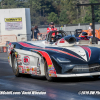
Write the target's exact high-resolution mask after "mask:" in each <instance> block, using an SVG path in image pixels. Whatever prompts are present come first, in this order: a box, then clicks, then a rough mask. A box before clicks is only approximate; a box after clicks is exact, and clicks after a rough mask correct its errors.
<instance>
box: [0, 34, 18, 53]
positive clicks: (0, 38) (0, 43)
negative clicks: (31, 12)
mask: <svg viewBox="0 0 100 100" xmlns="http://www.w3.org/2000/svg"><path fill="white" fill-rule="evenodd" d="M7 41H9V42H17V38H16V35H0V52H7V47H6V42H7Z"/></svg>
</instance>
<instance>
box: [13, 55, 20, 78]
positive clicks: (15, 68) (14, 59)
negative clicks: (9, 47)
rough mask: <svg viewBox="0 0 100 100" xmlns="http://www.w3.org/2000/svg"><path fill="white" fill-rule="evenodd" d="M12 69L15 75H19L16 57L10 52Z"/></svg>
mask: <svg viewBox="0 0 100 100" xmlns="http://www.w3.org/2000/svg"><path fill="white" fill-rule="evenodd" d="M12 69H13V72H14V74H15V76H16V77H19V76H21V74H20V73H19V67H18V63H17V59H16V57H15V55H14V54H12Z"/></svg>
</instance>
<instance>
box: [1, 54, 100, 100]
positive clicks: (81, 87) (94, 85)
mask: <svg viewBox="0 0 100 100" xmlns="http://www.w3.org/2000/svg"><path fill="white" fill-rule="evenodd" d="M10 91H11V92H13V93H14V92H15V93H17V92H19V93H20V94H17V95H14V94H13V95H11V94H2V93H1V92H6V93H7V92H10ZM22 91H24V92H29V91H30V92H31V94H22V93H23V92H22ZM32 91H37V92H39V91H43V92H45V93H46V94H44V95H40V94H32ZM81 91H83V92H84V91H88V92H89V93H90V94H86V93H85V94H84V95H80V94H79V93H81ZM91 91H92V92H96V91H99V92H100V78H99V79H97V80H96V79H94V78H92V77H82V78H57V79H55V81H54V82H48V81H47V80H46V79H45V78H44V77H33V76H27V75H23V76H22V77H15V76H14V74H13V71H12V68H11V67H10V66H9V64H8V60H7V54H6V53H0V100H22V99H23V100H100V93H99V94H91V93H92V92H91Z"/></svg>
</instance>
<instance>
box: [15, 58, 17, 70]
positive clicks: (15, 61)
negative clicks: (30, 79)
mask: <svg viewBox="0 0 100 100" xmlns="http://www.w3.org/2000/svg"><path fill="white" fill-rule="evenodd" d="M14 62H15V69H17V61H16V59H15V60H14Z"/></svg>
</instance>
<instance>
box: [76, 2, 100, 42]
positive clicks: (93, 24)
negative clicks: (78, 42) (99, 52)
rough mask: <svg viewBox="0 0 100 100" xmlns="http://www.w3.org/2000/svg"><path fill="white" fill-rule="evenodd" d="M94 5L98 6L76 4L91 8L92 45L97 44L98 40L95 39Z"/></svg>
mask: <svg viewBox="0 0 100 100" xmlns="http://www.w3.org/2000/svg"><path fill="white" fill-rule="evenodd" d="M95 5H100V3H90V4H77V6H91V9H92V26H93V31H92V34H93V39H92V43H93V44H97V43H98V39H97V38H96V37H95V14H94V6H95Z"/></svg>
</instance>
